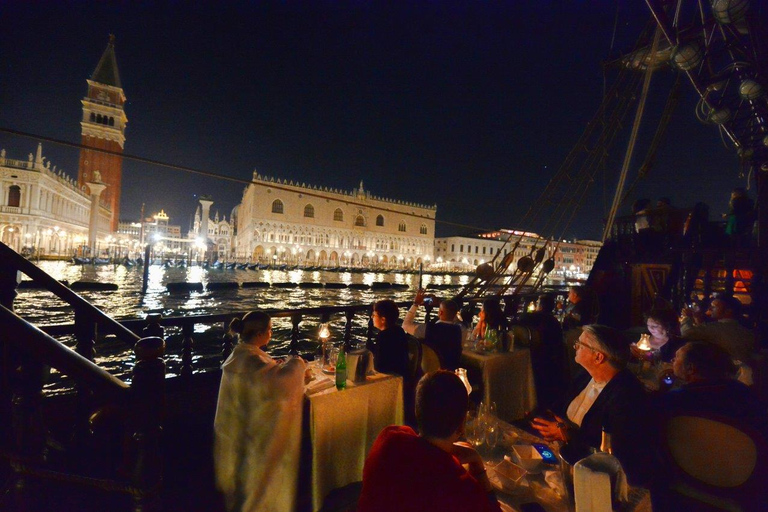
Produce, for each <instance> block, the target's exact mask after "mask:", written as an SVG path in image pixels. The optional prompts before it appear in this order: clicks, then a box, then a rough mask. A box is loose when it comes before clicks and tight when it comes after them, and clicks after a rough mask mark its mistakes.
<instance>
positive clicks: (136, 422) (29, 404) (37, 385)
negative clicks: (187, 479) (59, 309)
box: [0, 243, 165, 511]
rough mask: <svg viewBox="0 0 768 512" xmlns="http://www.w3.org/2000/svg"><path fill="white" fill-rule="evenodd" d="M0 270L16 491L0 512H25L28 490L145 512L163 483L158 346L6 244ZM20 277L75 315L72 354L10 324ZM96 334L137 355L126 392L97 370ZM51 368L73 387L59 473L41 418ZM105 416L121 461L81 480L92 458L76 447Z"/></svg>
mask: <svg viewBox="0 0 768 512" xmlns="http://www.w3.org/2000/svg"><path fill="white" fill-rule="evenodd" d="M0 262H1V263H0V417H2V418H5V419H8V418H10V421H2V422H0V456H2V458H3V459H4V460H5V461H7V463H8V465H9V466H10V468H9V469H10V470H11V472H12V475H13V476H12V478H13V480H14V482H13V483H12V487H10V488H12V489H14V490H15V493H9V494H14V495H13V496H9V494H5V495H3V496H0V508H4V506H5V505H6V504H7V503H5V500H13V501H15V502H16V508H17V509H19V510H26V509H28V508H30V507H29V506H28V505H27V503H26V502H27V500H29V499H33V497H32V496H30V495H28V494H27V493H26V489H28V487H29V486H28V485H27V483H28V481H30V480H55V481H59V482H66V483H71V484H82V485H87V486H91V487H96V488H99V489H102V490H109V491H115V492H121V493H125V494H129V495H131V496H132V498H133V500H134V510H137V511H139V510H143V509H144V508H145V506H147V505H148V503H149V502H150V501H152V500H154V499H156V497H157V496H158V491H159V487H160V483H161V481H162V474H161V471H160V469H159V468H160V467H161V464H160V460H159V453H160V452H159V449H158V446H159V442H160V433H161V431H162V427H161V424H162V417H163V409H164V403H165V393H164V380H165V363H164V361H163V352H164V349H165V342H164V341H163V339H161V338H158V337H146V338H143V339H140V338H139V337H138V336H137V335H136V334H134V333H133V332H131V331H130V330H129V329H127V328H126V327H124V326H122V325H121V324H119V323H118V322H116V321H115V320H113V319H112V318H110V317H109V316H107V315H106V314H104V313H103V312H102V311H101V310H99V309H97V308H96V307H94V306H93V305H91V304H90V303H88V302H87V301H86V300H84V299H83V298H82V297H80V296H79V295H77V294H76V293H75V292H73V291H72V290H70V289H69V288H67V287H66V286H63V285H62V284H61V283H59V282H58V281H56V280H55V279H53V278H52V277H51V276H49V275H48V274H46V273H45V272H43V271H42V270H41V269H39V268H38V267H36V266H35V265H34V264H32V263H31V262H29V261H27V260H26V259H24V258H23V257H22V256H20V255H19V254H17V253H16V252H15V251H13V250H12V249H10V248H9V247H8V246H6V245H5V244H2V243H0ZM22 273H24V274H26V275H27V276H29V277H31V278H32V279H33V280H34V281H36V282H37V283H38V284H40V285H42V286H43V287H44V288H46V289H48V290H49V291H50V292H52V293H54V294H55V295H56V296H58V297H59V298H61V299H62V300H64V301H65V302H67V303H68V304H69V305H70V306H72V307H73V308H74V310H75V323H74V324H72V325H71V331H72V333H73V334H74V335H75V337H76V339H77V345H76V349H75V350H74V351H73V350H71V349H69V348H67V347H66V346H64V345H63V344H62V343H60V342H59V341H57V340H56V339H54V338H52V337H51V336H49V335H48V334H46V333H44V332H43V331H41V330H40V329H38V328H36V327H35V326H33V325H32V324H30V323H29V322H27V321H26V320H24V319H23V318H21V317H19V316H17V315H16V314H14V312H13V302H14V299H15V296H16V287H17V286H18V283H19V281H20V275H21V274H22ZM99 330H101V331H102V332H108V333H111V334H114V335H115V336H116V337H117V339H119V340H121V341H123V342H125V343H126V344H127V345H128V346H129V347H132V348H133V350H134V353H135V355H136V361H137V362H136V363H135V364H134V367H133V369H132V380H131V385H130V386H129V385H128V384H126V383H125V382H123V381H121V380H120V379H118V378H116V377H114V376H112V375H110V374H109V373H107V372H106V371H105V370H103V369H102V368H100V367H98V366H97V365H95V364H94V363H93V356H94V344H95V340H96V339H97V337H98V335H99ZM50 368H54V369H56V370H57V371H59V372H61V373H63V374H65V375H67V376H69V377H70V378H72V379H73V380H74V382H75V388H74V391H75V394H76V395H75V400H74V401H73V404H74V405H72V407H73V409H74V411H70V412H71V416H72V417H73V418H74V424H73V425H72V426H71V427H69V428H68V432H67V433H66V436H65V437H66V438H67V441H66V442H65V443H64V444H62V449H64V450H65V451H66V452H67V454H68V455H67V457H66V458H65V460H66V462H67V463H68V464H65V466H64V467H62V466H56V467H55V468H54V467H53V466H51V464H50V463H49V460H48V457H47V452H48V444H50V443H49V440H48V439H47V435H48V434H47V433H46V432H47V428H46V425H45V423H44V422H45V418H44V417H43V416H44V415H43V393H42V391H43V385H44V383H45V380H46V376H47V374H48V373H49V372H50ZM105 411H112V412H105ZM104 414H116V415H117V417H120V418H123V419H124V421H123V423H122V425H121V431H122V435H121V440H120V441H119V443H120V445H121V447H122V451H121V454H122V456H121V459H120V460H115V461H113V465H112V466H111V467H109V468H106V469H104V470H103V472H101V473H99V472H97V473H92V472H89V473H87V474H84V473H83V472H82V470H81V468H80V467H78V466H77V462H80V461H82V459H83V458H84V457H88V452H89V450H88V449H85V448H84V447H83V446H82V444H83V443H85V442H86V441H84V440H87V439H90V438H92V434H93V430H94V429H97V427H94V421H95V420H97V419H98V418H100V417H101V416H103V415H104ZM118 468H119V469H118ZM3 469H5V468H3ZM3 473H5V471H3ZM8 505H9V504H8Z"/></svg>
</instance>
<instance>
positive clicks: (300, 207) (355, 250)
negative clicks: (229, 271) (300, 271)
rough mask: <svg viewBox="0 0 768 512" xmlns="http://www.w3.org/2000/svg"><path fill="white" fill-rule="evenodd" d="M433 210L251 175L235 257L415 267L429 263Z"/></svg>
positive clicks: (358, 192)
mask: <svg viewBox="0 0 768 512" xmlns="http://www.w3.org/2000/svg"><path fill="white" fill-rule="evenodd" d="M436 211H437V207H436V206H425V205H419V204H414V203H407V202H404V201H397V200H393V199H384V198H381V197H376V196H374V195H372V194H371V193H370V192H369V191H367V190H365V188H364V187H363V182H362V181H361V182H360V185H359V187H357V188H356V189H354V190H352V191H351V192H347V191H342V190H332V189H328V188H324V187H317V186H312V185H305V184H303V183H302V184H299V183H293V182H289V181H287V180H279V179H275V178H268V177H265V176H261V175H259V174H258V173H256V172H254V173H253V182H252V183H251V184H250V185H248V187H246V189H245V191H244V192H243V199H242V202H241V203H240V204H239V205H238V206H237V208H236V213H235V216H236V217H237V238H236V256H237V258H238V259H242V260H250V261H254V262H255V261H260V262H281V263H282V262H285V263H293V264H302V265H330V266H336V265H342V266H366V267H378V266H381V267H413V266H417V265H418V264H419V263H429V262H430V261H432V260H433V246H434V236H435V214H436Z"/></svg>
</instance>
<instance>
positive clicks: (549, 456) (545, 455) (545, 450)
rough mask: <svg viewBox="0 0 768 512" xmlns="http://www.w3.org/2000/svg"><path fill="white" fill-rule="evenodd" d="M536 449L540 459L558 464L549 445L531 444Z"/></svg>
mask: <svg viewBox="0 0 768 512" xmlns="http://www.w3.org/2000/svg"><path fill="white" fill-rule="evenodd" d="M533 447H534V448H536V451H537V452H539V454H540V455H541V459H542V460H543V461H544V462H546V463H547V464H559V462H558V460H557V457H556V456H555V454H554V452H553V451H552V450H550V449H549V446H547V445H545V444H536V443H534V444H533Z"/></svg>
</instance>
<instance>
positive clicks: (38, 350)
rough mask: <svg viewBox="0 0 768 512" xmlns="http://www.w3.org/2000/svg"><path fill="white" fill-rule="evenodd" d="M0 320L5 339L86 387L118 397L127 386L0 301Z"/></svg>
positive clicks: (126, 389) (124, 391)
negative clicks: (0, 303)
mask: <svg viewBox="0 0 768 512" xmlns="http://www.w3.org/2000/svg"><path fill="white" fill-rule="evenodd" d="M0 323H2V325H3V326H4V330H5V339H6V341H7V342H8V343H11V344H13V345H14V346H15V347H16V348H17V349H18V350H20V351H22V352H26V353H28V354H30V355H32V356H34V358H35V359H36V360H37V361H40V362H43V363H45V364H47V365H49V366H51V367H53V368H56V369H57V370H59V371H60V372H61V373H63V374H65V375H68V376H70V377H72V378H73V379H75V381H77V382H80V383H83V384H85V385H87V387H88V389H89V390H96V391H98V392H100V393H102V394H106V395H113V396H115V397H117V396H121V395H123V394H125V393H127V391H128V390H129V389H130V386H128V384H126V383H125V382H123V381H122V380H120V379H118V378H117V377H115V376H113V375H111V374H110V373H109V372H107V371H106V370H104V369H103V368H101V367H99V366H97V365H96V364H94V363H92V362H91V361H89V360H88V359H86V358H85V357H83V356H81V355H80V354H78V353H77V352H75V351H74V350H72V349H70V348H69V347H67V346H65V345H64V344H62V343H61V342H59V341H57V340H55V339H54V338H52V337H51V336H49V335H48V334H46V333H44V332H43V331H41V330H40V329H38V328H37V327H35V326H34V325H32V324H30V323H29V322H27V321H26V320H24V319H23V318H21V317H20V316H18V315H16V314H15V313H14V312H13V311H11V310H9V309H8V308H6V307H5V306H2V305H0ZM21 340H23V342H22V341H21Z"/></svg>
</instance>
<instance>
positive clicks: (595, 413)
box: [532, 324, 653, 485]
mask: <svg viewBox="0 0 768 512" xmlns="http://www.w3.org/2000/svg"><path fill="white" fill-rule="evenodd" d="M575 349H576V356H575V360H576V362H577V363H579V365H581V366H582V367H583V368H584V369H585V370H586V374H585V375H584V376H583V378H581V379H579V380H577V381H576V382H575V386H574V388H573V390H572V392H571V393H569V394H568V396H567V399H566V401H565V402H564V406H562V407H560V410H559V411H558V413H557V414H553V418H551V419H548V418H545V417H536V418H534V419H533V422H532V426H533V428H535V429H536V430H537V431H538V432H539V434H540V435H541V436H542V437H544V438H545V439H546V440H547V441H561V442H563V443H565V444H564V445H563V447H562V449H561V451H560V453H561V454H562V455H563V457H565V458H566V460H568V461H569V462H572V463H575V462H577V461H578V460H581V459H582V458H584V457H586V456H587V455H589V454H590V452H591V450H592V449H598V448H599V447H600V441H601V437H602V432H603V430H604V429H605V431H606V432H608V433H610V434H611V436H612V445H613V453H614V455H615V456H616V457H617V458H618V459H619V461H620V462H621V464H622V466H623V467H624V470H625V471H626V473H627V478H628V480H629V482H630V483H632V484H634V485H638V484H639V485H642V484H644V483H646V482H647V481H648V480H649V478H650V474H651V468H652V459H651V450H650V445H651V435H650V433H651V425H652V424H653V421H652V418H651V417H650V411H649V408H648V402H647V397H646V394H645V390H644V388H643V385H642V384H641V383H640V382H639V381H638V380H637V378H635V376H634V375H633V374H632V373H631V372H630V371H629V370H627V368H626V366H627V361H628V360H629V355H630V350H629V343H627V341H626V340H624V338H623V336H622V335H621V333H620V332H618V331H616V330H615V329H612V328H610V327H606V326H604V325H597V324H591V325H586V326H584V330H583V332H582V333H581V336H579V340H578V341H577V342H576V343H575Z"/></svg>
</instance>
